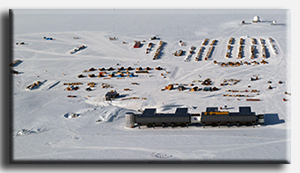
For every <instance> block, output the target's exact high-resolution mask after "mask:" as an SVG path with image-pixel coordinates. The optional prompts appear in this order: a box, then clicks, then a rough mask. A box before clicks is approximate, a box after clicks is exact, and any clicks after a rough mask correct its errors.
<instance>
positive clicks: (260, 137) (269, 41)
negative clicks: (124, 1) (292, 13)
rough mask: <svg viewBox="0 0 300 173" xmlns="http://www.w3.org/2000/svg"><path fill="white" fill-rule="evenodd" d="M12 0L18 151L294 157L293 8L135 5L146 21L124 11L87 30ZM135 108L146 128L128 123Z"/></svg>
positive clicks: (27, 154) (31, 156)
mask: <svg viewBox="0 0 300 173" xmlns="http://www.w3.org/2000/svg"><path fill="white" fill-rule="evenodd" d="M14 11H15V15H14V17H15V18H16V19H15V20H14V22H15V26H14V28H15V30H14V32H15V34H14V38H13V42H14V44H13V55H14V56H13V58H12V59H11V62H10V63H11V64H7V65H8V66H9V68H10V70H11V72H12V74H13V75H12V78H13V80H12V85H13V86H12V87H13V104H14V110H13V117H14V118H13V128H12V133H13V142H14V154H13V157H14V159H16V160H29V161H30V160H37V159H39V160H49V159H50V160H51V159H54V160H59V159H61V160H67V159H70V158H71V159H72V160H76V159H78V160H96V161H97V160H127V159H129V160H139V159H141V160H143V159H145V160H151V161H153V160H154V161H157V160H161V159H165V160H173V161H174V160H175V161H177V160H186V159H188V160H195V161H203V160H204V161H207V160H208V161H214V160H224V159H239V160H249V159H250V160H272V161H286V160H288V157H289V156H288V155H287V150H288V149H287V146H288V145H289V142H290V138H289V136H288V135H287V132H288V131H289V129H290V104H291V85H290V82H291V79H290V71H289V67H290V57H289V54H288V50H289V48H288V46H287V42H288V39H289V38H287V35H285V34H284V33H286V31H287V28H288V25H287V24H286V20H287V14H286V11H284V10H279V11H276V10H274V11H272V10H271V13H268V12H264V11H260V13H259V15H260V17H261V18H258V17H257V16H256V15H257V14H256V13H253V12H252V11H251V10H248V11H247V10H246V12H244V11H239V13H241V15H236V16H235V15H232V14H226V15H224V17H221V19H222V20H221V21H220V20H218V22H219V23H217V22H214V21H215V20H217V17H216V16H214V15H211V14H206V13H204V12H203V13H200V14H198V12H197V14H196V13H195V12H196V11H194V10H191V11H190V12H187V14H184V15H182V16H181V15H179V14H175V13H173V12H171V13H172V15H171V16H172V17H170V14H168V13H167V12H168V10H166V11H164V10H162V12H161V13H159V14H153V15H149V16H145V15H143V14H142V13H141V12H142V11H134V12H133V13H137V14H139V15H137V17H136V19H135V20H138V21H139V22H141V23H142V24H143V25H142V24H141V25H140V24H138V22H136V21H133V20H131V19H130V14H128V15H129V17H128V15H125V16H127V17H128V18H126V19H124V18H123V16H122V15H121V14H123V13H118V11H116V12H112V13H108V16H111V17H112V21H111V22H114V23H115V24H114V25H110V24H108V23H106V22H105V21H102V19H100V18H98V17H97V20H99V21H98V24H96V23H97V22H96V23H93V24H91V25H86V27H87V28H85V29H82V28H78V31H73V30H72V31H70V30H68V29H65V28H64V27H63V26H61V25H58V26H55V27H54V26H48V25H47V24H44V25H45V26H41V28H43V27H44V29H45V30H40V29H39V28H34V29H33V30H31V28H33V27H29V28H27V30H26V27H25V28H22V27H21V26H23V25H21V24H23V23H22V21H21V20H20V19H19V18H20V15H23V13H22V11H18V10H14ZM225 11H226V10H225ZM106 12H108V11H106V10H104V11H102V12H101V10H100V13H99V15H104V14H106ZM150 12H151V10H150ZM27 15H29V14H27ZM123 15H124V14H123ZM155 16H156V17H158V16H159V17H161V18H160V20H161V21H164V22H166V23H167V24H164V23H159V22H157V21H156V20H157V19H156V18H155ZM173 16H175V19H178V20H180V21H182V22H183V23H185V24H187V23H188V24H190V25H191V26H190V28H192V29H190V30H189V27H188V28H185V27H184V26H181V25H178V22H176V20H174V21H172V20H169V19H170V18H173ZM198 16H200V17H198ZM32 17H33V18H34V17H37V16H34V15H33V16H32ZM114 17H115V18H114ZM183 17H186V18H184V19H183ZM218 17H220V16H218ZM50 18H51V17H50ZM145 18H147V20H149V21H152V22H153V23H154V24H153V25H152V24H151V25H150V24H148V23H145V22H146V21H145V22H144V19H145ZM274 18H275V19H276V20H277V21H278V22H277V23H275V24H274V23H271V22H270V21H273V20H275V19H274ZM77 19H78V20H82V21H85V19H81V18H80V17H77ZM187 19H188V20H187ZM218 19H219V18H218ZM258 19H259V21H258ZM123 20H125V21H127V22H128V23H127V22H125V23H119V22H118V21H123ZM242 20H245V22H244V23H243V24H242ZM87 23H89V22H87ZM100 24H103V25H101V29H94V28H93V27H92V26H94V27H96V26H98V25H99V26H100ZM201 24H203V25H201ZM204 24H205V25H204ZM28 25H29V24H28ZM135 25H138V27H139V29H137V30H135V29H133V28H134V27H132V26H135ZM170 26H172V27H170ZM200 26H201V27H200ZM74 27H75V29H76V26H74ZM90 27H91V28H90ZM60 29H61V30H60ZM45 35H49V36H51V37H48V36H47V37H45ZM20 40H21V41H22V42H20ZM21 43H22V44H21ZM128 112H131V115H134V125H133V126H134V127H139V128H128V127H130V126H131V125H132V124H130V125H128V124H127V123H128V122H127V121H125V119H126V115H127V114H128ZM147 112H148V113H149V112H150V113H149V115H148V114H147ZM157 112H159V113H157ZM174 112H175V113H174ZM245 112H246V113H245ZM126 113H127V114H126ZM179 114H180V116H178V117H177V118H179V119H180V120H178V121H177V120H176V116H177V115H179ZM246 114H247V115H250V116H249V117H246V116H244V115H246ZM212 115H213V116H212ZM219 115H222V116H219ZM218 116H219V117H218ZM243 116H244V117H243ZM149 117H150V118H149ZM174 117H175V118H174ZM232 117H235V118H236V119H234V118H233V119H230V118H232ZM262 117H263V118H264V119H263V118H262ZM147 118H149V119H147ZM151 118H153V119H154V121H155V122H157V124H155V122H153V119H151ZM214 118H215V119H214ZM247 118H248V119H247ZM150 119H151V120H150ZM163 119H166V120H167V122H165V121H164V120H163ZM262 119H263V120H264V122H263V123H261V121H263V120H262ZM175 120H176V121H177V122H178V123H177V124H176V123H174V122H173V121H175ZM228 123H229V124H228ZM126 124H127V125H126ZM147 126H150V127H151V128H147ZM187 126H188V128H186V127H187ZM216 126H218V127H216ZM227 126H229V127H230V128H228V127H227ZM153 127H155V128H153ZM165 127H172V128H165ZM204 127H205V128H204ZM116 140H117V141H119V142H117V143H116V142H114V141H116ZM28 143H30V145H25V144H28ZM99 143H101V145H99ZM31 144H32V146H33V147H31ZM132 146H135V147H134V148H133V147H132ZM185 146H189V147H185ZM220 146H224V147H223V149H217V148H219V147H220ZM231 146H234V147H231ZM61 150H64V152H62V151H61ZM79 152H80V154H78V153H79ZM153 153H156V154H153ZM157 153H163V154H164V155H166V156H172V157H156V156H157Z"/></svg>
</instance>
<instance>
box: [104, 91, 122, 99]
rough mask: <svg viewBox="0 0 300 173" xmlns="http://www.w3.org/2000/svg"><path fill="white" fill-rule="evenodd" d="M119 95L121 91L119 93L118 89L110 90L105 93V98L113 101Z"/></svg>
mask: <svg viewBox="0 0 300 173" xmlns="http://www.w3.org/2000/svg"><path fill="white" fill-rule="evenodd" d="M118 96H119V93H117V91H110V92H107V93H106V94H105V100H106V101H111V100H112V99H114V98H116V97H118Z"/></svg>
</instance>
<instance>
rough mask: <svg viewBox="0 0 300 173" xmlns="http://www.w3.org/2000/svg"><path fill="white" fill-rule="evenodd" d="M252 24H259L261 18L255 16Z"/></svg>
mask: <svg viewBox="0 0 300 173" xmlns="http://www.w3.org/2000/svg"><path fill="white" fill-rule="evenodd" d="M252 22H253V23H258V22H260V19H259V16H254V17H253V21H252Z"/></svg>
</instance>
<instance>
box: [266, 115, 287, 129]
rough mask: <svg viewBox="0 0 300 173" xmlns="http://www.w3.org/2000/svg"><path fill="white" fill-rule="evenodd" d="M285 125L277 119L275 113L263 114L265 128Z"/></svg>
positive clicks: (281, 120)
mask: <svg viewBox="0 0 300 173" xmlns="http://www.w3.org/2000/svg"><path fill="white" fill-rule="evenodd" d="M282 123H285V121H284V120H283V119H279V117H278V114H277V113H269V114H265V123H264V125H265V126H268V125H275V124H282Z"/></svg>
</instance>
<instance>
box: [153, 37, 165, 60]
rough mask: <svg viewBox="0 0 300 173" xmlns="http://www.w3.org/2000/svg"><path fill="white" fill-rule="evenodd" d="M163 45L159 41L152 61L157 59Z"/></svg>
mask: <svg viewBox="0 0 300 173" xmlns="http://www.w3.org/2000/svg"><path fill="white" fill-rule="evenodd" d="M163 44H164V42H163V41H160V42H159V43H158V48H157V50H156V52H155V54H154V57H153V60H156V59H157V58H158V56H159V54H160V51H161V49H162V46H163Z"/></svg>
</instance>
